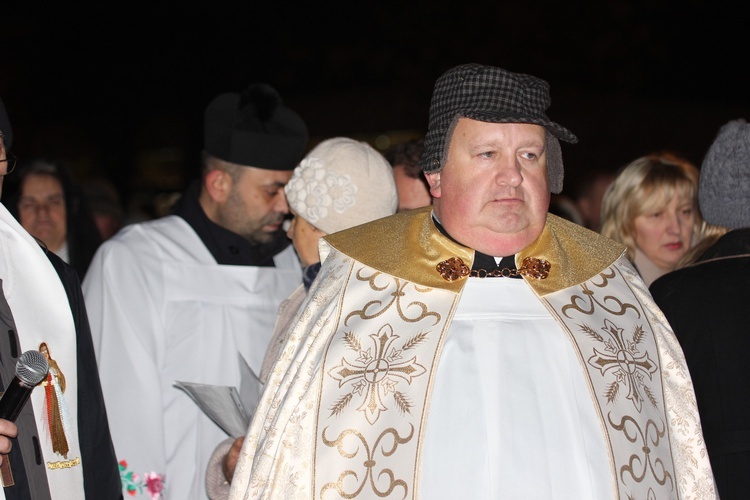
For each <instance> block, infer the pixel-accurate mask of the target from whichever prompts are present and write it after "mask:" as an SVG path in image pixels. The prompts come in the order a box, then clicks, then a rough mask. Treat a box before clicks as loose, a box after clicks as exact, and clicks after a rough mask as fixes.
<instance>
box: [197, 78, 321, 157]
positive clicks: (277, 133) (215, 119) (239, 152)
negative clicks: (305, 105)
mask: <svg viewBox="0 0 750 500" xmlns="http://www.w3.org/2000/svg"><path fill="white" fill-rule="evenodd" d="M307 139H308V133H307V126H306V125H305V122H304V121H302V118H300V117H299V115H297V113H295V112H294V111H292V110H291V109H289V108H287V107H286V106H284V105H283V103H282V100H281V97H280V96H279V93H278V92H277V91H276V90H275V89H273V88H272V87H271V86H269V85H266V84H262V83H256V84H253V85H250V86H249V87H248V88H247V89H246V90H245V91H244V92H242V93H241V94H237V93H227V94H221V95H220V96H218V97H216V98H215V99H214V100H212V101H211V103H210V104H209V105H208V107H207V108H206V113H205V122H204V149H205V150H206V152H208V154H210V155H211V156H215V157H216V158H219V159H221V160H224V161H227V162H230V163H235V164H238V165H245V166H250V167H256V168H262V169H266V170H293V169H294V167H296V166H297V165H298V164H299V162H300V161H301V160H302V157H303V156H304V153H305V148H306V147H307Z"/></svg>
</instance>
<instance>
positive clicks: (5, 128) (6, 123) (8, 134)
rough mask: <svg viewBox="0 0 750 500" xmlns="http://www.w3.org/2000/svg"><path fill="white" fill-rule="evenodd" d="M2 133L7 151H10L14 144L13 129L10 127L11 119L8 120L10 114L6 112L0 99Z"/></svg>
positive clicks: (0, 128)
mask: <svg viewBox="0 0 750 500" xmlns="http://www.w3.org/2000/svg"><path fill="white" fill-rule="evenodd" d="M0 132H2V133H3V138H4V139H3V142H4V143H5V149H10V146H11V145H12V144H13V129H12V128H11V126H10V119H9V118H8V113H7V112H6V111H5V105H4V104H3V100H2V99H0Z"/></svg>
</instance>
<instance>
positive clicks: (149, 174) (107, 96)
mask: <svg viewBox="0 0 750 500" xmlns="http://www.w3.org/2000/svg"><path fill="white" fill-rule="evenodd" d="M27 3H29V2H27ZM0 19H2V27H0V54H1V57H0V96H1V97H2V99H3V101H4V102H5V105H6V108H7V109H8V113H9V115H10V117H11V120H12V122H13V126H14V129H15V130H14V132H15V140H14V145H13V150H14V152H15V153H16V155H17V156H19V157H20V158H21V159H23V158H29V157H32V156H37V155H44V156H49V157H55V158H58V159H62V160H65V161H67V162H68V163H69V164H70V165H71V167H72V168H73V170H74V172H75V173H76V175H77V176H78V177H79V178H81V179H85V178H90V177H95V176H104V177H107V178H109V179H110V180H112V181H114V182H115V183H116V184H117V186H118V187H119V189H120V191H121V194H122V196H123V197H124V199H125V200H128V199H129V198H131V197H133V196H135V195H136V194H137V193H143V192H148V193H156V192H166V191H174V190H179V189H182V188H183V187H184V186H185V185H186V184H187V182H188V181H189V180H190V179H192V178H193V177H194V176H196V175H197V173H198V156H199V152H200V149H201V141H202V138H201V126H202V124H201V121H202V113H203V109H204V107H205V106H206V104H207V103H208V102H209V101H210V100H211V99H212V98H213V97H214V96H215V95H218V94H219V93H222V92H228V91H240V90H242V89H243V88H244V87H245V86H247V85H248V84H249V83H253V82H261V81H262V82H267V83H270V84H271V85H273V86H274V87H276V88H277V89H278V90H279V91H280V93H281V95H282V97H283V98H284V101H285V102H286V104H287V105H289V106H290V107H292V108H293V109H295V110H296V111H297V112H298V113H299V114H300V115H301V116H302V117H303V118H304V119H305V121H306V122H307V124H308V127H309V129H310V133H311V136H312V139H313V141H316V140H319V139H321V138H325V137H330V136H334V135H348V136H352V137H357V138H362V139H366V140H369V141H372V142H375V141H376V138H377V137H378V136H387V137H390V139H391V140H393V141H398V140H402V139H403V138H406V137H409V136H414V135H419V134H422V133H423V132H424V129H425V127H426V124H427V110H428V106H429V98H430V93H431V90H432V85H433V83H434V81H435V79H436V78H437V77H438V76H439V75H440V74H441V73H442V72H444V71H445V70H447V69H448V68H450V67H452V66H455V65H457V64H461V63H465V62H479V63H484V64H493V65H497V66H502V67H505V68H507V69H510V70H512V71H518V72H524V73H531V74H534V75H536V76H539V77H542V78H544V79H545V80H547V81H548V82H549V83H550V85H551V93H552V107H551V108H550V109H549V111H548V114H549V115H550V117H551V118H552V119H553V120H555V121H557V122H559V123H561V124H563V125H564V126H566V127H568V128H569V129H571V130H572V131H573V132H574V133H576V134H577V135H578V137H579V143H578V144H577V145H574V146H570V145H563V154H564V157H565V163H566V169H567V171H566V172H567V174H568V176H569V178H573V177H574V176H576V175H580V174H581V173H583V172H586V170H587V169H591V168H595V167H596V168H608V169H613V170H614V169H616V168H618V167H620V166H621V165H623V164H625V163H627V162H629V161H630V160H632V159H635V158H636V157H638V156H641V155H643V154H646V153H649V152H652V151H654V150H663V149H669V150H672V151H673V152H675V153H678V154H680V155H682V156H684V157H686V158H687V159H689V160H691V161H692V162H694V163H695V164H696V165H698V166H699V165H700V162H701V161H702V158H703V154H704V153H705V151H706V149H707V148H708V146H709V145H710V144H711V142H712V140H713V138H714V137H715V134H716V132H717V131H718V129H719V127H720V126H721V125H722V124H723V123H725V122H727V121H729V120H731V119H735V118H748V119H750V98H749V97H748V89H747V81H748V80H747V78H746V77H745V72H746V71H747V70H746V67H745V66H746V62H747V59H748V57H747V55H748V45H749V44H748V41H747V33H746V26H747V17H746V16H744V15H742V14H740V12H739V11H738V10H737V9H736V8H735V7H733V6H731V5H729V4H726V5H725V4H723V3H720V2H708V1H706V0H684V1H682V2H679V3H675V4H672V5H669V4H665V3H658V2H652V1H635V2H623V1H603V2H572V3H571V2H530V1H527V2H520V1H516V2H505V1H497V2H486V1H478V2H477V1H475V2H472V1H465V2H452V1H446V0H433V1H425V0H415V1H411V2H408V1H403V2H389V1H382V2H372V3H364V2H361V3H360V2H348V3H342V2H303V1H300V2H294V3H292V2H277V3H275V4H271V3H260V2H249V1H245V2H221V1H214V2H197V1H193V2H191V1H185V2H181V3H171V2H170V3H166V2H161V3H159V4H157V3H156V2H151V3H145V2H143V3H141V2H127V3H126V2H109V3H107V2H101V3H97V4H93V3H88V2H70V3H59V2H58V3H54V4H52V3H50V4H49V5H46V6H44V7H41V6H38V5H37V6H33V7H29V6H25V5H22V4H21V3H20V2H19V3H17V4H16V5H7V3H6V2H4V5H2V7H0Z"/></svg>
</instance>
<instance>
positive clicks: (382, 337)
mask: <svg viewBox="0 0 750 500" xmlns="http://www.w3.org/2000/svg"><path fill="white" fill-rule="evenodd" d="M427 335H428V334H427V333H424V332H420V333H418V334H417V335H415V336H414V337H412V338H411V339H409V340H408V341H406V342H404V343H403V344H401V345H399V346H394V343H395V342H396V341H397V340H398V339H399V338H400V337H399V336H398V335H396V334H395V333H393V327H391V325H389V324H386V325H383V326H382V327H381V328H380V330H379V331H378V333H373V334H371V335H369V338H370V341H371V345H369V346H366V347H363V346H362V344H361V342H360V340H359V338H358V337H357V335H355V334H354V333H352V332H347V333H345V334H344V337H343V341H344V342H345V343H346V345H347V348H348V350H350V351H353V352H354V353H355V355H356V356H357V357H356V358H355V359H354V360H352V361H349V360H347V359H346V358H341V363H339V364H338V365H337V366H335V367H333V368H331V369H330V370H329V371H328V375H329V376H331V377H332V378H333V379H335V380H337V381H338V383H339V387H343V386H344V385H345V384H351V387H352V390H351V392H348V393H347V394H345V395H344V396H342V397H341V398H339V399H338V400H337V401H336V402H335V403H334V405H333V406H332V407H331V408H330V410H331V415H330V416H336V415H338V414H340V413H341V412H342V411H343V410H344V409H345V408H346V407H347V406H348V405H349V404H350V403H351V401H352V400H353V399H354V398H357V399H359V400H360V402H361V403H360V405H359V407H358V408H357V410H358V411H361V412H364V414H365V418H366V419H367V421H368V422H369V423H370V424H371V425H372V424H375V422H377V421H378V418H380V414H381V412H383V411H386V410H387V409H388V406H386V404H385V397H386V396H388V394H391V393H392V394H393V400H394V403H395V404H396V406H397V407H398V408H399V410H400V411H401V412H402V413H411V411H410V410H411V406H412V403H411V402H410V400H409V398H408V397H407V396H406V395H405V394H404V393H403V392H401V391H399V390H397V389H398V384H399V382H400V381H404V382H406V383H407V384H411V382H412V380H413V379H414V378H416V377H419V376H421V375H423V374H424V373H425V372H426V371H427V370H426V369H425V367H424V366H422V365H421V364H419V363H418V362H417V357H416V356H413V357H412V358H410V359H404V356H403V354H404V351H408V350H410V349H413V348H414V347H416V346H417V345H418V344H420V343H421V342H422V341H423V340H424V339H426V338H427Z"/></svg>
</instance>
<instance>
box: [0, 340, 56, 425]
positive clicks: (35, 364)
mask: <svg viewBox="0 0 750 500" xmlns="http://www.w3.org/2000/svg"><path fill="white" fill-rule="evenodd" d="M48 371H49V364H48V363H47V358H46V357H45V356H44V354H42V353H41V352H39V351H33V350H31V351H26V352H24V353H23V354H21V355H20V356H19V357H18V361H16V376H15V377H13V380H12V381H11V383H10V384H9V385H8V387H7V388H6V389H5V393H4V394H3V395H2V397H0V418H4V419H6V420H10V421H11V422H15V420H16V418H18V415H19V414H20V413H21V410H22V409H23V406H24V405H25V404H26V401H28V400H29V397H30V396H31V390H32V389H34V387H36V386H37V384H39V382H41V381H42V380H43V379H44V377H46V376H47V372H48Z"/></svg>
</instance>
